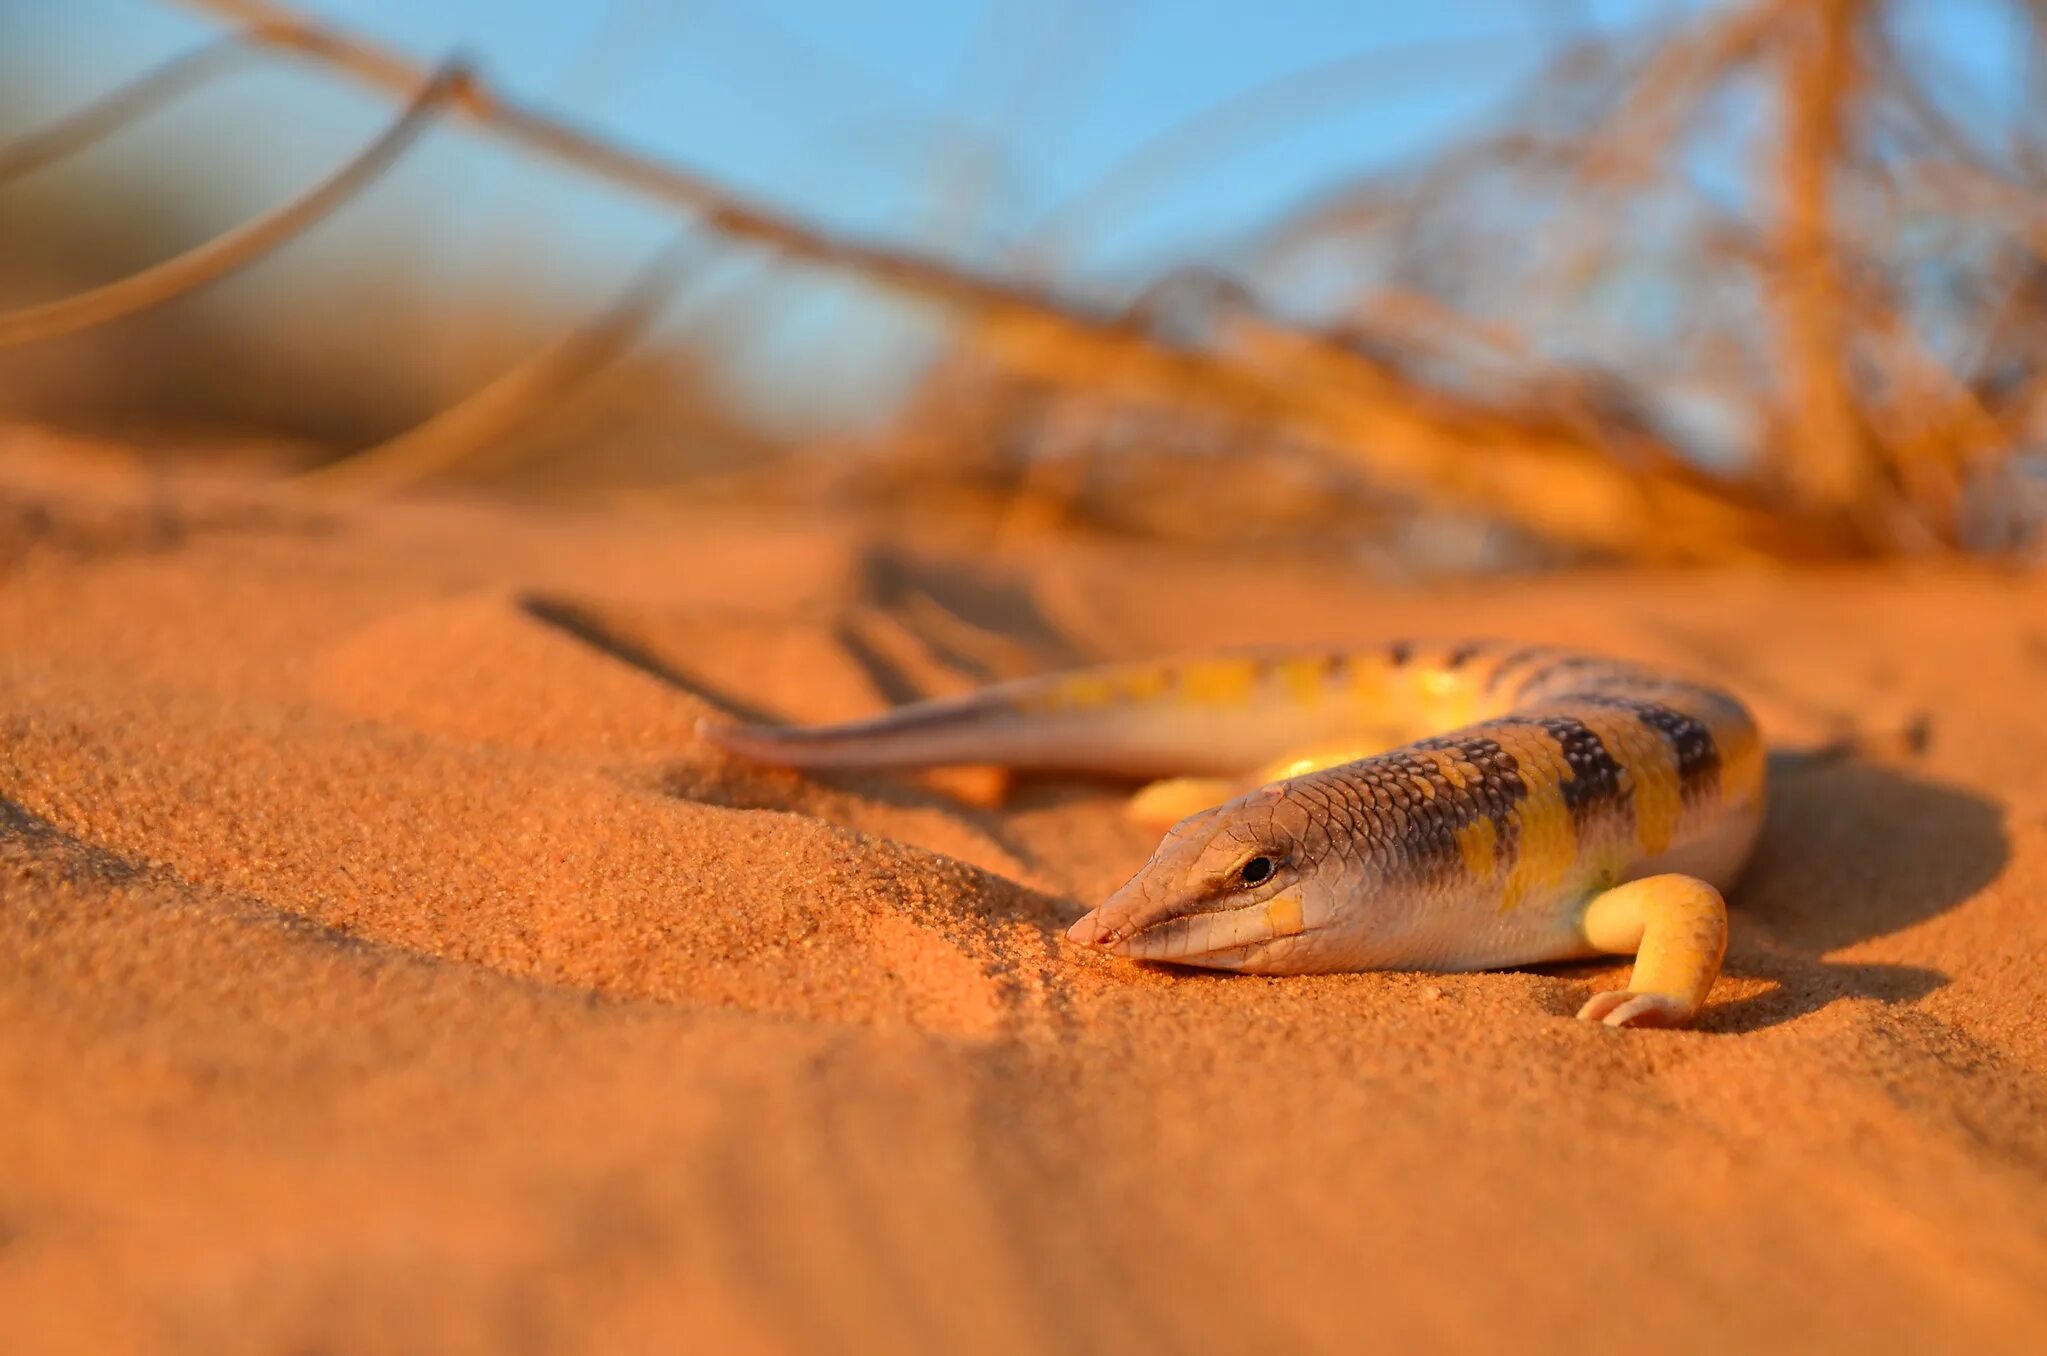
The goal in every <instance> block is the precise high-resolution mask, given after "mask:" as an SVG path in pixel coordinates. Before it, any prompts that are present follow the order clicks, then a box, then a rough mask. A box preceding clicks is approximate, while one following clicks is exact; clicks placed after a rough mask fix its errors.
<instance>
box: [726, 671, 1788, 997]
mask: <svg viewBox="0 0 2047 1356" xmlns="http://www.w3.org/2000/svg"><path fill="white" fill-rule="evenodd" d="M700 729H701V732H702V734H703V736H704V737H705V738H706V739H707V740H709V741H710V742H711V743H712V744H714V745H715V746H717V747H719V748H722V749H724V750H726V751H727V752H728V753H731V754H734V755H738V756H740V757H743V758H747V759H752V760H756V761H760V762H765V763H770V764H777V765H781V766H786V767H792V768H799V769H826V768H882V767H897V768H905V767H919V766H942V765H948V764H994V765H999V766H1002V767H1005V768H1013V769H1019V770H1048V771H1049V770H1057V771H1065V772H1077V773H1097V774H1112V775H1117V776H1125V777H1131V776H1134V777H1140V778H1144V777H1149V778H1153V779H1155V780H1153V781H1151V782H1150V783H1149V784H1148V785H1146V786H1144V787H1143V789H1141V790H1140V791H1138V793H1137V794H1136V795H1135V796H1134V797H1133V798H1132V800H1131V802H1130V805H1129V809H1130V812H1131V813H1132V814H1133V815H1134V816H1135V817H1137V818H1138V819H1140V820H1144V821H1150V822H1156V823H1160V824H1164V823H1168V822H1170V823H1171V824H1172V827H1171V828H1170V829H1169V830H1167V832H1166V833H1165V836H1164V838H1163V840H1162V841H1161V842H1160V843H1159V845H1158V848H1157V850H1156V851H1155V852H1153V853H1152V855H1151V858H1150V860H1149V861H1147V862H1146V863H1145V864H1144V865H1143V866H1142V867H1140V868H1139V869H1138V870H1137V872H1136V874H1135V875H1133V876H1132V877H1131V878H1130V880H1129V881H1128V882H1127V883H1126V884H1125V885H1123V886H1122V887H1121V888H1120V889H1118V890H1116V891H1115V892H1114V893H1113V894H1111V895H1110V896H1109V897H1108V898H1107V899H1106V900H1104V901H1103V902H1102V903H1101V904H1099V905H1098V906H1096V907H1095V908H1093V909H1091V910H1089V911H1088V912H1087V913H1086V914H1085V915H1084V916H1083V917H1081V918H1080V919H1079V920H1078V921H1077V922H1075V923H1074V924H1073V925H1072V927H1071V929H1070V930H1069V932H1068V934H1067V935H1068V937H1069V938H1070V939H1071V940H1073V941H1074V942H1077V943H1080V944H1082V945H1085V946H1090V947H1094V948H1099V949H1100V950H1103V951H1106V952H1109V953H1111V954H1114V955H1117V956H1123V957H1128V958H1131V959H1134V960H1143V961H1158V962H1171V963H1176V964H1179V965H1188V966H1198V967H1207V968H1211V969H1220V970H1235V971H1243V972H1249V973H1257V974H1298V973H1310V972H1329V971H1351V970H1390V969H1398V970H1436V971H1467V970H1490V969H1500V968H1507V967H1513V966H1519V965H1527V964H1534V963H1539V962H1544V961H1555V960H1564V959H1571V958H1582V957H1587V956H1596V955H1632V956H1633V957H1634V966H1633V969H1632V972H1631V974H1630V976H1629V980H1628V983H1627V986H1626V988H1624V989H1618V990H1612V991H1607V992H1602V993H1598V994H1595V995H1593V997H1592V998H1591V1000H1590V1001H1588V1002H1587V1003H1585V1005H1584V1006H1583V1008H1582V1009H1580V1011H1579V1013H1578V1016H1579V1017H1581V1018H1584V1019H1586V1020H1588V1021H1594V1022H1601V1023H1604V1024H1606V1025H1608V1026H1644V1027H1646V1026H1681V1025H1685V1024H1688V1023H1690V1022H1691V1021H1692V1020H1693V1019H1694V1018H1696V1017H1697V1016H1698V1014H1699V1011H1700V1009H1701V1007H1702V1006H1703V1005H1704V1003H1705V999H1706V996H1707V993H1708V991H1709V990H1710V989H1711V988H1712V986H1713V983H1714V981H1715V980H1716V978H1717V977H1718V975H1719V972H1720V965H1721V961H1722V959H1723V958H1724V955H1725V951H1726V942H1727V910H1726V904H1725V899H1724V896H1723V894H1722V892H1723V891H1724V890H1726V889H1728V888H1729V887H1730V886H1731V885H1732V884H1733V882H1734V880H1735V878H1736V877H1737V875H1738V874H1739V873H1740V871H1741V869H1742V867H1743V865H1744V863H1745V862H1746V860H1747V859H1748V857H1749V855H1750V851H1751V849H1752V847H1753V845H1754V843H1755V840H1756V837H1757V833H1758V830H1759V828H1760V826H1761V823H1762V817H1763V808H1764V799H1765V786H1764V783H1765V759H1764V749H1763V743H1762V738H1761V735H1760V733H1759V731H1758V729H1757V726H1756V722H1755V720H1754V718H1753V717H1752V716H1751V714H1750V713H1749V711H1748V709H1747V707H1746V706H1745V705H1744V704H1743V703H1742V702H1741V700H1740V699H1738V698H1737V697H1735V696H1734V695H1732V694H1731V693H1729V692H1727V691H1725V690H1723V689H1721V688H1720V687H1718V686H1715V685H1713V684H1710V683H1705V682H1700V681H1696V680H1693V679H1691V678H1687V677H1684V676H1681V675H1678V674H1675V673H1670V672H1666V671H1664V670H1662V669H1660V668H1657V667H1654V666H1651V665H1646V664H1641V663H1635V662H1629V661H1624V660H1619V659H1612V658H1607V657H1604V656H1600V655H1597V654H1591V653H1584V652H1579V651H1573V650H1569V649H1564V648H1559V647H1554V646H1547V645H1519V644H1513V643H1509V642H1502V641H1473V642H1461V643H1457V642H1453V643H1426V642H1397V643H1393V644H1389V645H1386V646H1383V647H1380V648H1375V649H1367V650H1352V649H1337V648H1322V649H1289V650H1268V651H1247V652H1241V653H1231V654H1224V655H1219V656H1212V657H1205V658H1195V659H1187V660H1175V661H1159V662H1131V663H1120V664H1110V665H1106V666H1100V667H1094V668H1086V669H1079V670H1073V671H1068V672H1063V673H1052V674H1046V675H1040V676H1036V677H1029V678H1021V679H1014V680H1010V681H1007V682H1001V683H996V684H993V685H990V686H987V687H984V688H981V689H978V690H975V691H972V692H968V693H965V694H962V695H958V696H949V697H940V698H933V699H929V700H924V701H917V702H912V703H909V704H907V705H904V706H899V707H896V708H895V709H893V710H891V711H888V712H886V713H884V714H882V715H880V716H876V717H873V718H869V719H865V720H856V721H847V722H841V723H837V724H829V725H818V726H772V725H758V724H754V725H746V724H732V723H716V722H705V723H704V724H703V725H701V726H700ZM1174 821H1177V822H1174Z"/></svg>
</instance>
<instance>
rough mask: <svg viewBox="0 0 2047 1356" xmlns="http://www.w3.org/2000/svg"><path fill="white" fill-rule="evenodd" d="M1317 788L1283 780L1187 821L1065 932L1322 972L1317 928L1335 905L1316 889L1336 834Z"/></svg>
mask: <svg viewBox="0 0 2047 1356" xmlns="http://www.w3.org/2000/svg"><path fill="white" fill-rule="evenodd" d="M1309 794H1311V793H1309ZM1309 794H1304V791H1303V788H1302V787H1301V786H1300V785H1299V784H1298V783H1293V782H1275V783H1273V784H1272V785H1270V786H1264V787H1260V788H1259V789H1258V790H1256V791H1253V792H1251V793H1249V794H1248V795H1244V796H1239V797H1238V798H1237V799H1235V800H1233V801H1230V802H1229V803H1227V804H1225V805H1219V806H1217V807H1216V808H1214V809H1212V810H1203V811H1201V812H1200V813H1199V814H1195V815H1190V816H1189V817H1187V818H1186V819H1183V820H1181V821H1180V822H1179V823H1178V824H1176V825H1175V826H1174V827H1173V829H1172V830H1171V831H1170V832H1169V833H1167V834H1166V837H1165V840H1164V841H1163V842H1161V843H1160V844H1159V846H1158V850H1157V851H1155V852H1154V853H1152V856H1151V860H1150V861H1148V862H1146V863H1145V864H1144V865H1143V866H1142V867H1141V868H1139V870H1138V872H1137V874H1136V875H1134V876H1132V877H1131V878H1130V880H1129V881H1128V882H1127V883H1126V884H1125V885H1124V886H1123V888H1122V889H1120V890H1118V891H1116V893H1114V894H1113V895H1110V896H1109V898H1108V899H1106V900H1104V901H1103V902H1102V904H1101V905H1100V906H1099V907H1098V908H1096V909H1094V910H1092V911H1091V912H1089V913H1088V914H1087V915H1086V916H1085V917H1083V918H1082V919H1081V920H1080V921H1079V922H1077V923H1075V924H1074V925H1073V926H1072V928H1070V929H1069V930H1068V931H1067V934H1066V935H1067V936H1068V937H1070V938H1071V939H1072V940H1074V941H1076V942H1080V943H1082V944H1084V945H1087V946H1096V947H1100V948H1102V949H1103V950H1106V951H1109V952H1112V953H1114V954H1116V955H1119V956H1128V957H1130V958H1132V959H1134V960H1155V961H1172V962H1174V963H1177V964H1180V965H1199V966H1205V967H1208V968H1211V969H1222V970H1252V971H1265V972H1274V973H1276V972H1280V971H1288V970H1313V969H1317V968H1320V967H1319V966H1318V965H1317V964H1316V953H1317V952H1318V951H1320V950H1322V949H1323V942H1324V939H1323V938H1318V937H1317V936H1316V932H1317V929H1318V927H1319V926H1321V925H1322V924H1325V923H1326V922H1327V920H1328V912H1329V910H1328V907H1327V903H1326V901H1325V900H1324V899H1323V898H1322V897H1321V895H1322V892H1321V891H1318V890H1316V889H1315V888H1314V886H1315V876H1316V874H1317V870H1318V868H1319V866H1320V864H1321V861H1322V859H1323V857H1324V856H1325V855H1326V854H1327V853H1328V852H1329V850H1330V840H1329V835H1328V833H1327V831H1326V830H1325V829H1324V828H1323V827H1322V821H1323V816H1321V815H1318V814H1316V813H1314V806H1313V805H1312V804H1311V803H1310V800H1309Z"/></svg>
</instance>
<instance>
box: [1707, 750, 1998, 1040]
mask: <svg viewBox="0 0 2047 1356" xmlns="http://www.w3.org/2000/svg"><path fill="white" fill-rule="evenodd" d="M2010 855H2011V848H2010V843H2009V841H2008V839H2007V837H2006V834H2005V828H2004V815H2003V811H2002V810H2001V809H2000V808H1999V806H1998V805H1997V804H1995V803H1994V802H1992V801H1990V800H1989V799H1987V798H1985V797H1983V796H1980V795H1978V794H1976V793H1975V792H1973V791H1970V790H1967V789H1964V788H1962V787H1958V786H1954V785H1951V784H1948V783H1944V782H1939V781H1935V780H1932V779H1930V778H1927V777H1922V776H1919V775H1916V774H1914V773H1911V772H1907V771H1905V770H1903V769H1901V768H1898V767H1896V766H1890V765H1883V764H1877V763H1870V762H1862V761H1857V760H1854V759H1850V758H1826V757H1813V756H1798V755H1776V756H1773V757H1772V758H1771V765H1770V808H1769V813H1768V816H1767V819H1766V821H1765V823H1764V826H1763V833H1762V837H1761V839H1760V840H1759V841H1758V843H1757V847H1756V854H1755V857H1754V859H1753V861H1752V862H1751V863H1750V866H1749V868H1748V871H1747V873H1746V875H1745V876H1744V877H1743V879H1742V881H1741V882H1740V883H1739V884H1738V885H1737V886H1736V888H1735V889H1734V890H1733V891H1732V893H1731V896H1730V901H1729V902H1730V904H1731V906H1732V913H1733V918H1732V927H1731V928H1730V936H1729V945H1728V955H1727V964H1726V970H1727V973H1729V974H1731V975H1735V976H1738V977H1741V978H1745V979H1762V980H1768V981H1770V982H1771V987H1769V988H1767V989H1764V990H1762V991H1761V992H1758V993H1755V994H1751V995H1749V996H1747V997H1744V998H1740V999H1736V1000H1734V1001H1733V1002H1723V1003H1709V1004H1708V1006H1707V1008H1706V1011H1705V1012H1704V1013H1703V1014H1702V1015H1701V1018H1700V1021H1699V1027H1700V1029H1701V1030H1705V1031H1724V1032H1745V1031H1755V1030H1759V1029H1762V1028H1764V1027H1769V1026H1775V1025H1777V1024H1778V1023H1780V1022H1786V1021H1790V1020H1792V1019H1793V1018H1796V1017H1801V1016H1804V1015H1805V1014H1807V1013H1810V1012H1815V1011H1817V1010H1819V1009H1820V1008H1822V1007H1825V1006H1827V1005H1828V1004H1829V1003H1832V1002H1834V1001H1836V1000H1837V999H1841V998H1849V997H1857V998H1871V999H1875V1000H1877V1001H1879V1002H1883V1003H1888V1004H1901V1003H1912V1002H1916V1001H1918V1000H1919V999H1921V998H1924V997H1925V996H1926V995H1927V994H1929V993H1932V992H1934V991H1935V990H1936V989H1939V988H1941V987H1942V986H1943V985H1945V984H1946V983H1947V982H1948V980H1949V976H1948V975H1947V974H1945V973H1944V972H1942V971H1940V970H1936V969H1932V968H1930V967H1924V966H1916V965H1907V964H1889V963H1856V962H1844V961H1829V960H1827V959H1825V957H1826V955H1827V954H1828V953H1830V952H1834V951H1838V950H1840V949H1841V948H1843V947H1849V946H1853V945H1855V944H1857V943H1860V942H1864V941H1868V940H1870V939H1872V938H1877V937H1883V936H1887V935H1889V934H1890V933H1894V932H1897V931H1900V930H1901V929H1904V928H1907V927H1910V926H1912V925H1913V924H1915V923H1919V922H1922V921H1924V920H1926V919H1928V918H1932V917H1935V916H1936V915H1938V914H1941V913H1944V912H1946V911H1947V910H1949V909H1952V908H1954V907H1955V906H1957V905H1959V904H1961V903H1962V902H1963V901H1965V900H1967V899H1969V898H1970V897H1971V896H1973V895H1975V894H1976V893H1977V892H1978V891H1980V890H1981V889H1983V887H1984V886H1986V885H1988V884H1989V883H1990V882H1991V881H1993V880H1995V879H1996V878H1997V877H1998V875H1999V874H2001V873H2002V872H2003V870H2004V867H2005V864H2006V862H2007V861H2008V860H2009V858H2010Z"/></svg>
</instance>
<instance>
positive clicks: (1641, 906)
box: [1578, 875, 1727, 1026]
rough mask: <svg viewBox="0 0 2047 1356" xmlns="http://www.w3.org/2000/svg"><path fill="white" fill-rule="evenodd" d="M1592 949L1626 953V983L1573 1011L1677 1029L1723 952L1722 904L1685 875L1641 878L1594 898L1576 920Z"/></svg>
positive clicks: (1612, 1021) (1589, 1017) (1716, 972)
mask: <svg viewBox="0 0 2047 1356" xmlns="http://www.w3.org/2000/svg"><path fill="white" fill-rule="evenodd" d="M1578 927H1579V930H1580V932H1582V933H1583V935H1584V938H1585V942H1586V944H1587V945H1588V946H1590V947H1592V948H1593V949H1594V950H1596V951H1603V952H1607V953H1609V954H1611V955H1617V956H1626V955H1632V956H1633V957H1634V958H1635V969H1634V972H1633V973H1632V974H1630V975H1629V976H1628V987H1627V988H1625V989H1616V990H1614V991H1613V992H1611V993H1601V994H1594V995H1593V996H1592V999H1591V1001H1590V1002H1588V1003H1586V1004H1585V1006H1584V1007H1582V1008H1580V1009H1579V1010H1578V1016H1579V1017H1581V1018H1583V1019H1584V1020H1586V1021H1588V1022H1604V1023H1605V1024H1606V1025H1608V1026H1684V1025H1686V1024H1687V1023H1689V1022H1690V1021H1691V1020H1692V1019H1693V1018H1694V1017H1697V1016H1698V1015H1699V1009H1700V1008H1701V1007H1702V1006H1704V1005H1705V1002H1706V993H1707V991H1708V990H1709V989H1711V988H1712V987H1713V981H1714V980H1715V979H1717V978H1719V976H1720V962H1721V960H1722V958H1723V957H1725V956H1726V954H1727V904H1726V901H1724V900H1723V899H1721V897H1720V892H1719V891H1718V890H1716V889H1714V888H1713V887H1712V886H1710V885H1708V884H1707V883H1706V882H1705V881H1702V880H1699V879H1697V878H1695V877H1692V876H1677V875H1669V876H1645V877H1643V878H1642V879H1640V880H1632V881H1629V882H1628V883H1627V884H1625V885H1619V886H1616V887H1614V888H1613V889H1611V890H1607V891H1604V892H1603V893H1600V894H1597V895H1594V896H1593V897H1592V899H1591V900H1590V901H1588V902H1587V904H1586V905H1585V911H1584V913H1583V914H1582V915H1581V916H1580V917H1579V921H1578Z"/></svg>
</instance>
